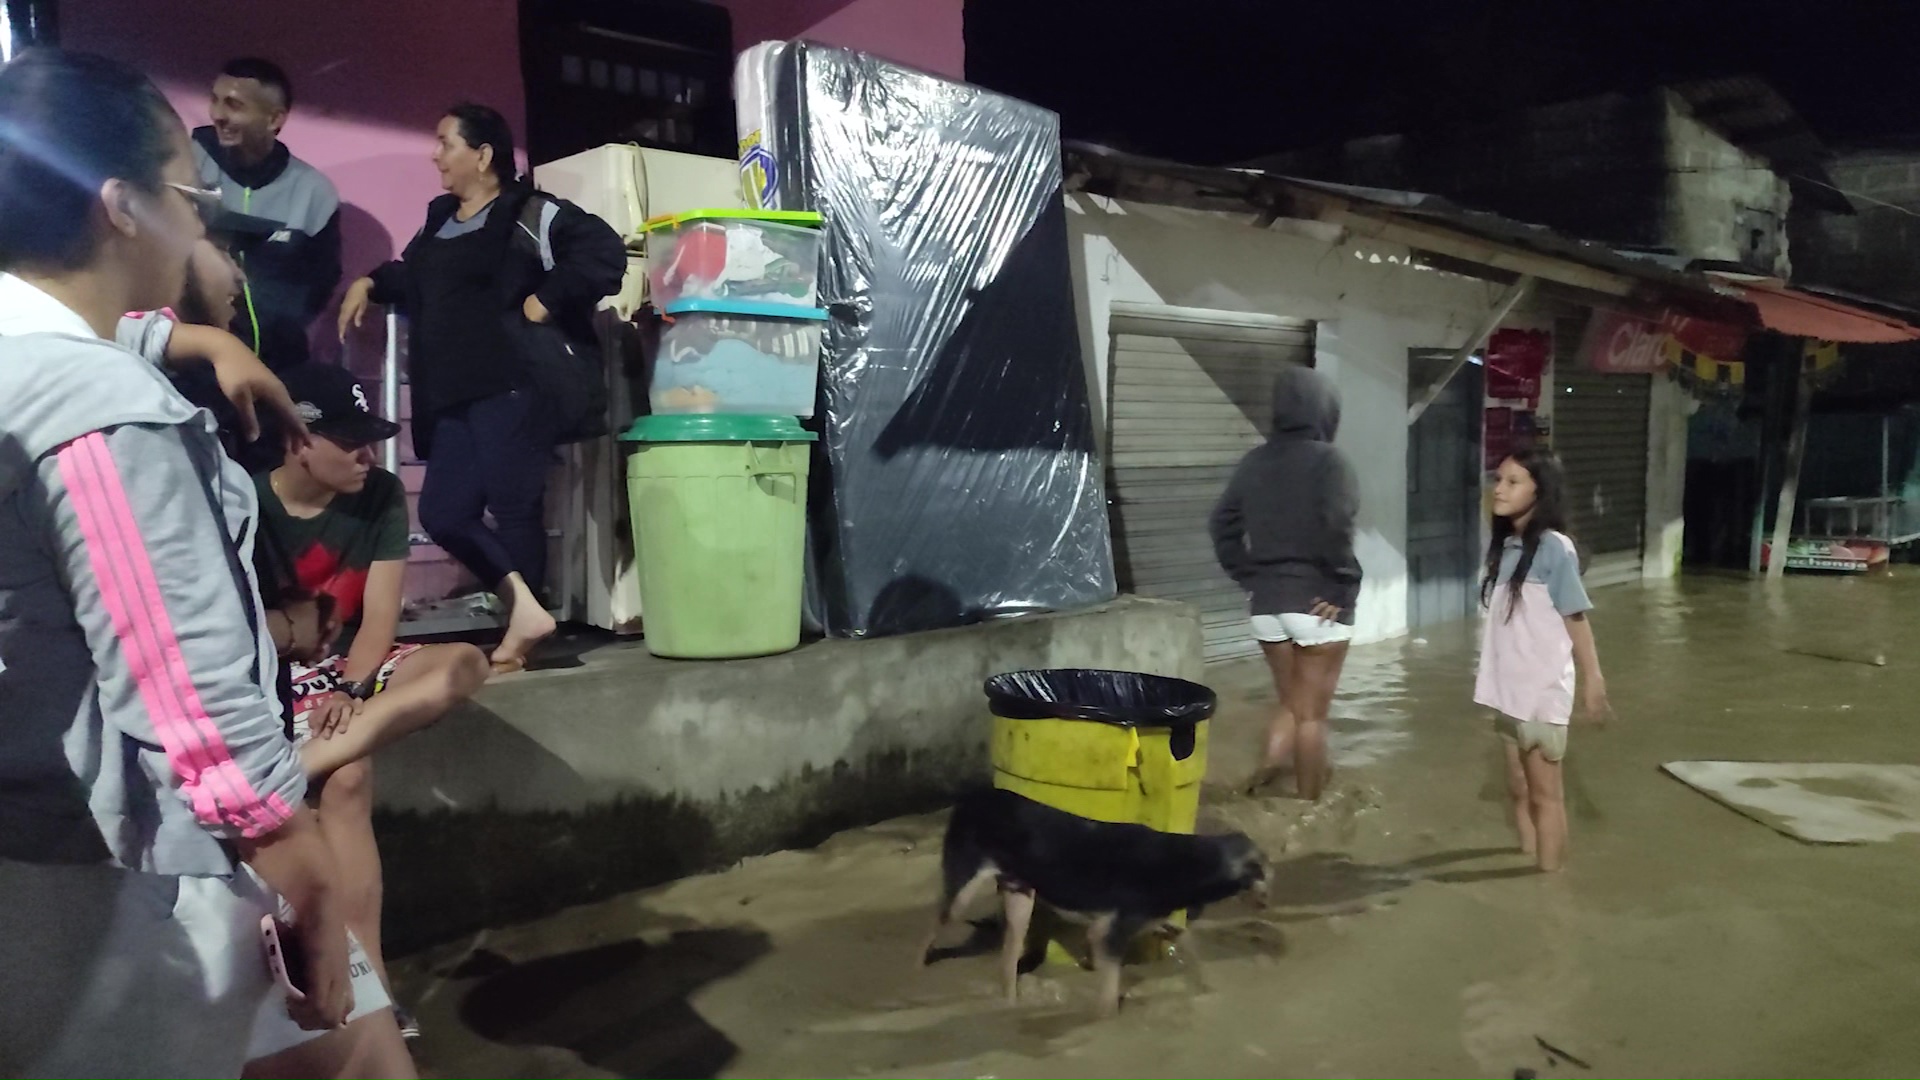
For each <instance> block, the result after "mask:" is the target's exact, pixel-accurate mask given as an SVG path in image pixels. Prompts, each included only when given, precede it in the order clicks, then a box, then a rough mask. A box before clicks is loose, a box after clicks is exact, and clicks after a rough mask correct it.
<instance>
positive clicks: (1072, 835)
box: [920, 788, 1267, 1014]
mask: <svg viewBox="0 0 1920 1080" xmlns="http://www.w3.org/2000/svg"><path fill="white" fill-rule="evenodd" d="M940 870H941V876H942V878H943V883H942V889H941V894H940V907H939V909H938V910H937V911H936V912H935V921H934V926H933V933H932V934H929V935H928V937H927V941H926V944H925V945H924V946H922V948H921V950H920V960H921V963H923V964H924V963H926V962H927V960H928V954H929V953H930V952H931V951H932V949H933V944H934V940H935V938H937V937H938V936H939V933H940V930H941V928H943V927H945V926H946V925H947V923H948V922H950V921H952V919H953V916H954V915H955V914H956V913H957V912H958V911H959V910H960V909H962V908H964V907H966V906H967V905H968V904H969V903H971V902H972V901H973V900H974V899H975V898H976V897H977V896H978V895H979V893H980V892H981V891H982V890H983V889H985V888H986V886H987V884H988V883H990V882H991V883H994V884H995V885H997V887H998V889H999V891H1000V894H1001V896H1002V898H1003V900H1004V903H1005V907H1006V917H1007V936H1006V942H1005V945H1004V947H1003V949H1002V952H1001V975H1002V977H1003V979H1004V981H1005V985H1006V991H1007V1000H1008V1001H1017V1000H1018V998H1019V989H1018V987H1019V976H1020V970H1019V966H1020V959H1021V953H1022V952H1023V951H1024V949H1025V948H1026V938H1027V924H1028V921H1029V920H1030V919H1031V918H1032V917H1033V905H1034V900H1035V899H1036V897H1037V898H1038V899H1040V900H1043V901H1045V902H1046V903H1047V904H1048V905H1049V906H1051V907H1053V908H1055V909H1057V910H1059V911H1061V912H1063V913H1066V914H1069V915H1074V916H1078V917H1081V918H1085V919H1088V920H1090V921H1091V923H1092V925H1091V927H1090V928H1089V929H1088V931H1087V942H1088V945H1089V946H1090V947H1091V951H1092V953H1093V963H1094V970H1095V971H1096V972H1098V973H1099V975H1100V978H1101V985H1100V995H1101V996H1100V1003H1101V1009H1102V1011H1103V1012H1106V1013H1109V1014H1111V1013H1114V1012H1117V1011H1118V1010H1119V1008H1120V961H1121V958H1122V957H1123V956H1125V955H1126V951H1127V946H1128V945H1129V944H1131V943H1132V941H1133V939H1134V937H1135V936H1136V935H1138V934H1140V933H1141V932H1142V931H1145V930H1148V929H1154V928H1165V929H1167V930H1169V931H1171V932H1173V933H1179V932H1180V928H1179V927H1177V926H1172V925H1170V924H1169V921H1168V920H1170V919H1171V918H1172V917H1173V916H1174V915H1175V914H1176V913H1178V912H1182V911H1189V910H1196V909H1198V908H1201V907H1203V906H1205V905H1207V904H1213V903H1218V902H1219V901H1222V900H1225V899H1227V898H1229V897H1231V896H1235V895H1238V894H1239V893H1242V892H1245V891H1247V890H1248V889H1253V888H1256V887H1264V885H1265V884H1266V880H1267V860H1266V856H1264V855H1263V854H1261V852H1260V849H1259V848H1257V847H1255V846H1254V844H1253V841H1252V840H1249V839H1248V838H1247V837H1246V836H1245V834H1242V833H1227V834H1226V835H1223V836H1186V835H1181V834H1178V833H1163V832H1156V831H1154V830H1153V829H1149V828H1147V827H1146V826H1144V825H1119V824H1112V823H1109V822H1104V821H1091V820H1089V819H1087V818H1083V817H1080V816H1078V815H1076V814H1069V813H1067V812H1066V811H1064V810H1056V809H1054V808H1053V807H1051V806H1046V805H1044V804H1042V803H1037V802H1034V801H1033V800H1032V799H1028V798H1026V797H1024V796H1021V795H1016V794H1014V793H1013V792H1011V791H1002V790H1000V789H998V788H991V789H988V790H984V791H978V792H974V793H972V794H969V795H966V796H965V797H963V798H962V799H961V800H960V801H959V803H958V804H956V805H955V806H954V808H953V817H952V819H951V820H949V821H948V822H947V837H946V843H945V847H944V848H943V849H942V851H941V853H940Z"/></svg>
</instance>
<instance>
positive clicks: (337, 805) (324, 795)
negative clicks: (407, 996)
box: [319, 761, 393, 994]
mask: <svg viewBox="0 0 1920 1080" xmlns="http://www.w3.org/2000/svg"><path fill="white" fill-rule="evenodd" d="M319 809H320V834H321V835H322V836H325V837H326V838H327V850H329V851H331V852H332V853H333V865H334V868H335V870H336V872H337V874H338V879H337V881H336V882H335V884H336V886H337V888H336V895H338V896H339V898H340V912H341V915H342V916H343V917H344V920H345V922H346V924H347V929H348V930H351V931H353V936H354V937H357V938H359V939H360V945H361V947H362V948H365V949H366V950H367V959H368V960H371V961H372V962H373V970H374V971H375V972H376V973H378V974H379V976H380V982H381V983H382V984H384V985H385V986H386V987H387V993H388V994H392V993H393V983H392V982H391V981H389V980H388V979H387V961H386V957H384V956H383V955H382V954H381V952H380V898H381V893H382V883H381V877H380V845H379V844H378V842H376V841H375V840H374V838H373V763H372V762H370V761H354V762H349V763H347V764H346V765H342V766H341V767H340V768H338V769H335V770H334V771H333V775H331V776H329V777H327V783H326V786H325V787H323V788H322V789H321V790H320V808H319Z"/></svg>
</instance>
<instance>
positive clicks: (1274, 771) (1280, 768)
mask: <svg viewBox="0 0 1920 1080" xmlns="http://www.w3.org/2000/svg"><path fill="white" fill-rule="evenodd" d="M1292 771H1293V762H1291V761H1281V762H1277V763H1276V762H1262V763H1261V765H1260V767H1259V768H1258V769H1255V770H1254V771H1253V775H1252V776H1250V777H1248V778H1247V782H1246V783H1245V784H1243V785H1241V787H1240V790H1241V791H1242V792H1243V793H1245V794H1246V795H1247V796H1248V797H1250V798H1251V797H1252V796H1255V795H1258V794H1260V791H1261V789H1263V788H1265V787H1267V786H1268V785H1269V784H1272V783H1274V782H1276V781H1278V780H1279V779H1280V778H1281V777H1282V776H1285V775H1286V774H1288V773H1290V772H1292Z"/></svg>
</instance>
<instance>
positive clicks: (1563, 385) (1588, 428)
mask: <svg viewBox="0 0 1920 1080" xmlns="http://www.w3.org/2000/svg"><path fill="white" fill-rule="evenodd" d="M1554 366H1555V368H1556V371H1555V374H1554V398H1553V449H1554V452H1555V453H1557V454H1559V455H1560V462H1561V464H1562V465H1564V466H1565V467H1566V470H1567V514H1568V516H1569V517H1570V518H1571V519H1572V520H1571V522H1570V525H1571V526H1572V528H1573V534H1574V536H1575V537H1576V538H1577V539H1578V540H1579V542H1580V546H1581V549H1582V551H1584V552H1585V553H1586V555H1587V558H1588V565H1587V585H1588V587H1589V588H1595V587H1598V586H1602V585H1616V584H1620V583H1623V582H1627V581H1638V580H1640V562H1641V553H1642V551H1643V549H1644V547H1645V531H1646V520H1647V406H1648V402H1649V400H1650V399H1651V398H1652V395H1653V377H1652V376H1650V375H1601V374H1598V373H1596V372H1591V371H1583V370H1580V369H1578V368H1574V367H1572V366H1571V365H1569V364H1564V363H1561V364H1555V365H1554Z"/></svg>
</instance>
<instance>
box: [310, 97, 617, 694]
mask: <svg viewBox="0 0 1920 1080" xmlns="http://www.w3.org/2000/svg"><path fill="white" fill-rule="evenodd" d="M438 135H439V145H438V147H437V148H436V149H435V150H434V154H433V163H434V166H435V167H436V168H438V169H439V170H440V182H441V185H442V186H443V187H445V188H446V190H447V194H445V195H442V196H440V197H439V198H437V199H435V200H433V202H432V203H430V204H428V206H427V222H426V225H425V226H424V227H422V228H421V230H420V232H419V233H418V234H417V235H415V236H414V238H413V240H412V241H411V242H410V243H408V244H407V249H406V251H405V252H403V253H402V254H401V257H400V258H399V259H396V260H395V261H393V262H390V263H387V264H386V265H385V266H382V267H380V268H379V269H377V270H375V271H374V272H373V273H372V274H371V275H369V276H367V277H364V278H361V279H360V280H359V281H356V282H354V283H353V285H352V286H351V287H350V288H349V289H348V290H347V295H346V299H345V301H344V302H343V303H342V304H341V307H340V334H341V337H342V338H343V339H344V338H345V336H346V332H347V330H348V328H349V327H352V326H358V325H360V322H361V320H362V318H363V317H364V316H365V314H366V310H367V306H368V304H369V303H376V304H399V305H400V307H401V310H402V311H403V312H405V314H406V315H407V318H408V320H409V330H410V333H409V337H408V364H409V370H408V375H409V382H410V385H411V388H412V395H413V425H414V426H413V444H414V448H415V450H416V452H417V453H418V454H419V455H420V457H421V458H423V459H424V460H425V461H426V463H427V476H426V482H425V486H424V487H423V488H422V490H421V492H420V524H421V526H422V527H424V528H425V529H426V530H427V534H428V535H429V536H431V537H433V540H434V542H435V543H437V544H439V545H440V546H441V547H443V548H445V549H446V550H447V552H448V553H449V554H451V555H452V556H453V557H454V558H456V559H458V560H459V561H460V562H461V564H462V565H464V566H465V567H466V568H467V569H469V570H471V571H472V572H473V573H474V575H475V576H476V577H478V578H479V579H480V581H481V583H482V584H484V585H486V586H487V587H488V588H490V589H492V590H493V591H494V593H495V594H496V595H498V596H499V597H500V599H501V601H502V602H503V603H505V605H506V607H507V611H508V613H509V614H508V621H507V633H506V638H505V640H503V641H502V642H501V643H500V647H499V648H497V649H495V650H494V652H493V663H494V668H495V670H496V671H511V670H517V669H519V668H521V667H524V666H525V664H526V659H527V654H528V652H529V651H530V650H531V649H532V648H533V647H534V646H535V645H536V644H538V643H539V642H540V641H541V640H542V639H544V638H546V637H547V636H548V635H550V634H552V633H553V631H554V622H553V616H552V615H550V614H548V613H547V610H546V608H545V606H544V605H543V604H542V602H541V599H540V595H541V588H542V586H543V585H544V583H545V577H546V567H547V532H546V522H545V520H544V519H545V513H544V511H545V506H546V484H547V472H548V470H549V469H550V468H551V467H552V465H553V448H554V447H555V446H556V445H558V444H560V443H564V442H570V441H573V440H576V439H580V438H585V437H589V436H592V435H597V434H600V433H601V432H602V431H604V430H605V424H606V416H605V412H606V399H605V393H606V390H605V383H604V381H603V380H604V376H603V373H602V370H601V364H600V359H599V349H598V346H597V345H596V343H595V341H594V335H593V328H592V319H593V312H594V308H595V307H596V306H597V305H598V303H599V301H600V300H601V299H602V298H603V297H606V296H608V295H610V294H612V293H613V292H615V291H617V290H618V289H619V288H620V282H621V278H622V277H623V276H624V275H625V273H626V268H627V259H626V248H625V245H624V244H622V242H621V240H620V236H619V234H617V233H615V232H614V231H613V229H612V228H610V227H609V226H608V225H607V224H606V223H605V222H603V221H601V220H600V219H599V218H597V217H594V216H593V215H592V214H589V213H587V212H586V211H584V210H582V209H580V208H579V207H577V206H574V205H573V204H572V203H569V202H566V201H564V200H561V199H556V198H554V197H553V196H551V195H548V194H546V193H544V192H540V191H536V190H534V189H533V187H532V185H530V184H528V183H526V182H524V181H522V180H521V179H520V178H519V177H518V175H517V173H516V171H515V168H514V159H513V133H512V132H511V131H510V130H509V129H508V127H507V122H506V120H505V119H504V118H502V117H501V115H500V114H499V113H497V112H495V111H494V110H492V109H489V108H486V107H485V106H481V105H457V106H455V107H454V108H452V109H449V110H448V111H447V115H446V117H445V118H443V119H442V120H441V121H440V127H439V132H438ZM487 513H491V514H492V515H493V526H492V527H489V526H488V525H487V523H486V521H485V518H484V515H485V514H487Z"/></svg>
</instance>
